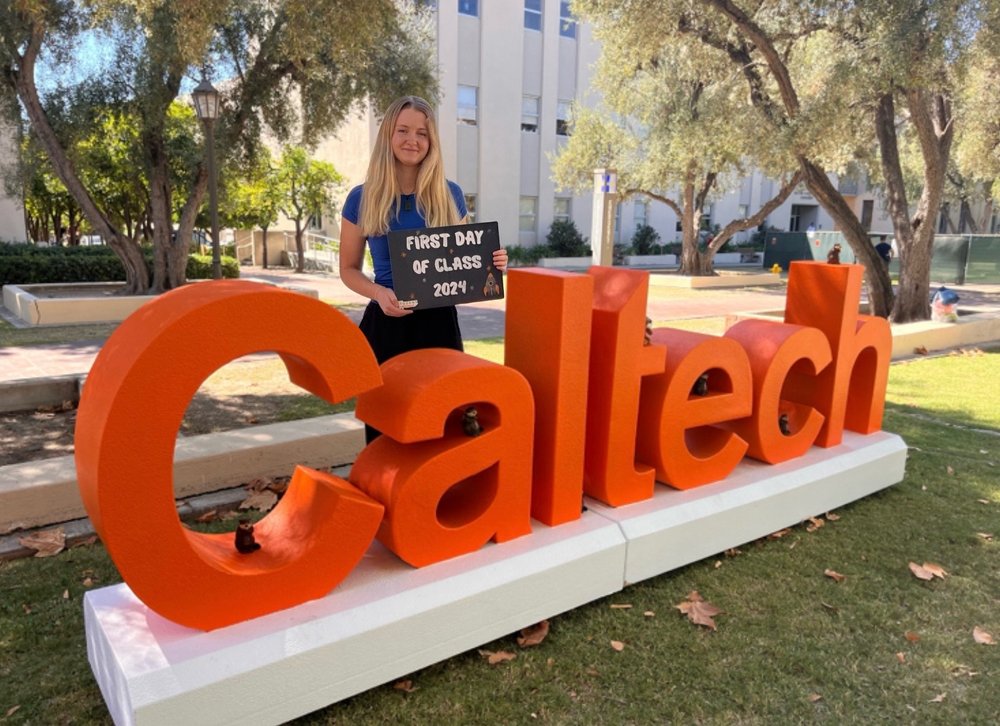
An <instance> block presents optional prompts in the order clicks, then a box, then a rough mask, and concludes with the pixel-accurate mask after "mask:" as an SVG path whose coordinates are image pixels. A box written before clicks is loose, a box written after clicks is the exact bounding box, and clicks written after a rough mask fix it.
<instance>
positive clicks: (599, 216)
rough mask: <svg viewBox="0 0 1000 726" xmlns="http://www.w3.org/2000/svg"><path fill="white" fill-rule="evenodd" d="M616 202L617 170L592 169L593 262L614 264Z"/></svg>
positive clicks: (591, 232) (591, 229) (596, 263)
mask: <svg viewBox="0 0 1000 726" xmlns="http://www.w3.org/2000/svg"><path fill="white" fill-rule="evenodd" d="M617 202H618V172H617V171H615V170H614V169H595V170H594V217H593V223H592V224H591V227H590V244H591V249H592V250H593V256H594V264H595V265H607V266H610V265H612V264H614V236H615V235H614V232H615V204H616V203H617Z"/></svg>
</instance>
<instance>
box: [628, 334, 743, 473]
mask: <svg viewBox="0 0 1000 726" xmlns="http://www.w3.org/2000/svg"><path fill="white" fill-rule="evenodd" d="M653 343H655V344H658V345H665V346H666V348H667V361H666V369H665V371H664V372H663V373H661V374H660V375H658V376H650V377H649V378H646V379H645V380H644V381H643V383H642V403H641V405H640V408H639V435H638V437H637V448H638V451H639V456H640V457H642V460H643V461H649V462H652V463H653V464H654V466H655V467H656V478H657V479H658V480H659V481H662V482H664V483H667V484H670V485H671V486H672V487H675V488H677V489H691V488H693V487H696V486H700V485H702V484H708V483H709V482H713V481H718V480H719V479H724V478H725V477H726V476H728V475H729V473H730V472H732V470H733V469H734V468H735V467H736V465H737V464H739V463H740V459H742V458H743V455H744V454H745V453H746V450H747V443H746V442H745V441H744V440H743V439H741V438H740V437H739V436H737V435H736V434H734V433H732V432H730V431H728V430H726V429H725V428H722V427H720V426H715V425H713V424H718V423H722V422H725V421H729V420H732V419H736V418H742V417H744V416H748V415H749V414H750V412H751V404H752V393H751V379H750V364H749V361H748V360H747V356H746V353H744V352H743V348H741V347H740V345H739V343H737V342H736V341H733V340H729V339H727V338H717V337H715V336H713V335H703V334H701V333H692V332H688V331H685V330H674V329H672V328H657V329H656V330H654V331H653ZM703 374H707V375H708V379H707V383H706V382H705V381H702V382H701V383H699V378H700V377H701V376H702V375H703ZM699 385H701V386H702V388H701V390H700V391H699V392H698V393H695V390H696V387H697V386H699Z"/></svg>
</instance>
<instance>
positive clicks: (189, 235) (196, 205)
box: [171, 164, 208, 286]
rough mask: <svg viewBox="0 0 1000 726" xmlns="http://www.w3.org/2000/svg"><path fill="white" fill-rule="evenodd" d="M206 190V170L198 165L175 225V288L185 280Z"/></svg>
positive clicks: (173, 257)
mask: <svg viewBox="0 0 1000 726" xmlns="http://www.w3.org/2000/svg"><path fill="white" fill-rule="evenodd" d="M207 189H208V170H207V169H206V168H205V165H204V164H199V165H198V173H197V175H196V176H195V178H194V185H193V186H192V187H191V190H190V191H189V192H188V198H187V201H185V202H184V207H183V208H182V209H181V218H180V220H179V221H178V223H177V245H176V247H175V248H174V249H173V250H172V251H171V260H172V263H173V265H174V267H173V270H174V273H175V276H174V281H175V286H176V285H183V284H184V282H185V280H186V273H187V258H188V251H189V250H190V249H191V244H192V239H193V236H194V224H195V221H196V219H197V217H198V210H199V209H200V208H201V203H202V200H204V198H205V191H206V190H207Z"/></svg>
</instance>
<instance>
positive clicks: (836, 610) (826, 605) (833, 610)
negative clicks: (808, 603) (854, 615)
mask: <svg viewBox="0 0 1000 726" xmlns="http://www.w3.org/2000/svg"><path fill="white" fill-rule="evenodd" d="M819 604H820V605H822V606H823V607H824V608H826V609H827V610H828V611H830V612H831V613H839V612H840V608H838V607H837V606H836V605H830V604H829V603H825V602H823V601H822V600H820V602H819Z"/></svg>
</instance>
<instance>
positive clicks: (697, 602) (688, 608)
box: [674, 590, 722, 630]
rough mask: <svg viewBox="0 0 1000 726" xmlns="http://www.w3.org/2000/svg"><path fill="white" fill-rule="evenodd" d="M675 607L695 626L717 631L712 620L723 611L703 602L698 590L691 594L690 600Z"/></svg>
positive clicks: (689, 595) (689, 594)
mask: <svg viewBox="0 0 1000 726" xmlns="http://www.w3.org/2000/svg"><path fill="white" fill-rule="evenodd" d="M674 607H676V608H677V609H678V610H680V611H681V613H683V614H684V615H687V617H688V620H690V621H691V622H692V623H694V624H695V625H704V626H705V627H706V628H711V629H712V630H717V626H716V625H715V621H714V620H713V619H712V618H713V617H714V616H715V615H718V614H719V613H721V612H722V610H720V609H719V608H717V607H715V605H713V604H712V603H710V602H706V601H705V600H703V599H702V597H701V595H700V594H698V591H697V590H692V591H691V592H689V593H688V599H687V600H685V601H684V602H682V603H680V604H679V605H675V606H674Z"/></svg>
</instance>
